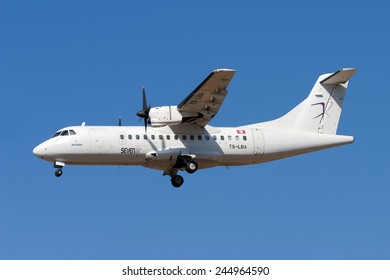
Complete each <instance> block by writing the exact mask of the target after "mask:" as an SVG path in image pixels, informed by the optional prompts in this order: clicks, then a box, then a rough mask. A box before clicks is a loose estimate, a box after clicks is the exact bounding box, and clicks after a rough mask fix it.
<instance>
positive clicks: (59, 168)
mask: <svg viewBox="0 0 390 280" xmlns="http://www.w3.org/2000/svg"><path fill="white" fill-rule="evenodd" d="M64 166H65V163H64V162H60V161H56V162H54V168H57V170H56V171H55V172H54V175H56V177H61V175H62V173H63V172H62V167H64Z"/></svg>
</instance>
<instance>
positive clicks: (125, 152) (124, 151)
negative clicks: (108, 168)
mask: <svg viewBox="0 0 390 280" xmlns="http://www.w3.org/2000/svg"><path fill="white" fill-rule="evenodd" d="M121 154H122V155H129V154H135V148H121Z"/></svg>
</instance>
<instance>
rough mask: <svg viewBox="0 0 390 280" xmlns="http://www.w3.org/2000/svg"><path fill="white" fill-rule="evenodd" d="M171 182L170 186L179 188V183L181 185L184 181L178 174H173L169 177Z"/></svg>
mask: <svg viewBox="0 0 390 280" xmlns="http://www.w3.org/2000/svg"><path fill="white" fill-rule="evenodd" d="M171 183H172V186H174V187H175V188H180V187H181V185H183V183H184V179H183V177H182V176H180V175H175V176H173V177H172V178H171Z"/></svg>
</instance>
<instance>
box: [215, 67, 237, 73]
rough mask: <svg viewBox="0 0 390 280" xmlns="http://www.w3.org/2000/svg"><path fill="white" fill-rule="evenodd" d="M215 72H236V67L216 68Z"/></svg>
mask: <svg viewBox="0 0 390 280" xmlns="http://www.w3.org/2000/svg"><path fill="white" fill-rule="evenodd" d="M213 72H214V73H217V72H236V70H235V69H228V68H221V69H215V70H214V71H213Z"/></svg>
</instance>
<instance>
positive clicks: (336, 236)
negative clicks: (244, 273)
mask: <svg viewBox="0 0 390 280" xmlns="http://www.w3.org/2000/svg"><path fill="white" fill-rule="evenodd" d="M389 9H390V4H388V2H386V1H370V2H369V4H368V3H363V2H356V1H349V0H347V1H341V2H340V1H327V2H321V3H320V2H316V1H191V2H189V1H111V2H106V1H65V2H64V1H33V2H32V1H2V2H1V3H0V93H1V97H2V102H1V103H0V106H1V110H0V117H1V118H0V119H1V126H2V133H1V138H0V139H1V140H0V141H1V146H2V153H1V154H2V156H1V157H0V259H389V258H390V250H389V248H390V222H389V221H390V203H389V201H390V188H389V186H390V184H389V179H388V175H389V173H390V172H389V171H390V169H389V166H390V165H389V163H388V162H389V156H390V153H389V145H388V138H389V130H388V126H389V124H388V121H389V116H388V104H389V102H390V97H389V94H388V93H389V87H388V84H387V82H388V79H389V70H388V65H389V63H390V54H389V50H390V36H389V30H388V27H389V26H390V20H389V17H388V11H389ZM343 67H356V68H358V69H359V70H358V72H357V74H356V75H355V76H354V77H353V78H352V79H351V82H350V85H349V89H348V93H347V98H346V101H345V103H344V107H343V114H342V117H341V121H340V125H339V129H338V133H340V134H345V135H354V136H355V137H356V142H355V143H354V144H353V145H348V146H343V147H338V148H335V149H330V150H325V151H321V152H317V153H312V154H308V155H303V156H299V157H295V158H290V159H285V160H282V161H275V162H271V163H267V164H262V165H254V166H247V167H231V168H229V169H226V168H224V167H220V168H214V169H208V170H200V171H198V172H197V173H196V174H193V175H189V174H184V177H185V180H186V182H185V185H183V187H182V188H180V189H174V188H172V187H171V185H170V182H169V178H167V177H163V176H162V172H160V171H154V170H149V169H145V168H142V167H116V166H114V167H112V166H111V167H110V166H109V167H94V166H78V167H77V166H66V167H65V169H64V175H63V176H62V177H61V178H56V177H54V169H53V168H52V165H51V164H50V163H48V162H44V161H41V160H39V159H37V158H36V157H35V156H34V155H33V154H32V149H33V148H34V147H35V146H36V145H37V144H39V143H40V142H42V141H44V140H45V139H47V138H48V137H50V136H51V135H52V134H53V133H54V132H55V131H56V130H58V129H60V128H62V127H64V126H68V125H78V124H81V122H83V121H86V122H87V124H89V125H116V124H117V118H118V116H119V115H121V116H122V118H123V123H124V124H125V125H138V124H139V121H138V117H137V116H136V115H135V113H136V112H137V111H138V110H139V109H141V106H142V103H141V102H142V101H141V88H142V85H145V86H146V90H147V94H148V99H149V101H150V103H151V104H152V105H153V106H157V105H176V104H178V103H179V102H180V101H181V100H182V99H183V98H184V97H185V96H187V94H188V93H189V92H191V90H192V89H194V88H195V87H196V86H197V85H198V84H199V83H200V82H201V81H202V80H203V79H204V78H205V77H206V76H207V75H208V74H209V73H210V72H211V71H212V70H214V69H217V68H233V69H236V70H237V73H236V75H235V77H234V79H233V80H232V82H231V84H230V85H229V95H228V97H227V99H226V100H225V103H224V105H223V107H222V108H221V110H220V112H219V114H218V116H217V117H216V118H215V119H214V120H213V122H212V125H214V126H236V125H243V124H248V123H253V122H260V121H266V120H270V119H273V118H276V117H279V116H281V115H283V114H284V113H286V112H287V111H288V110H290V109H291V108H292V107H294V106H295V105H296V104H298V103H299V102H300V101H301V100H303V99H304V98H305V97H306V96H307V94H308V93H309V91H310V90H311V88H312V86H313V84H314V82H315V81H316V79H317V77H318V76H319V75H320V74H323V73H328V72H333V71H336V70H338V69H340V68H343Z"/></svg>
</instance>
